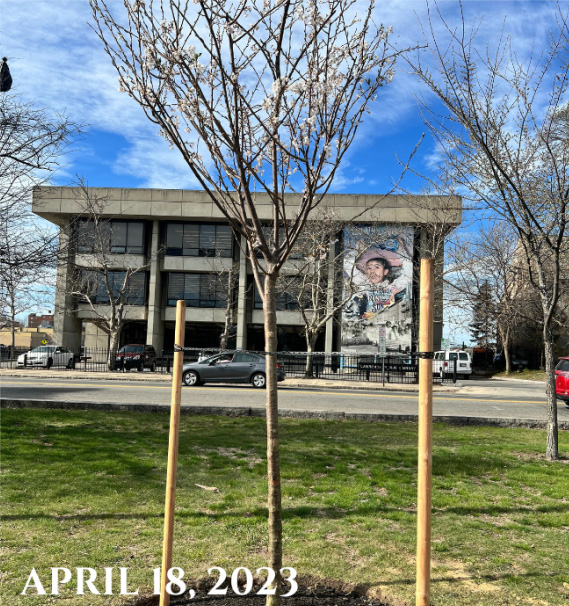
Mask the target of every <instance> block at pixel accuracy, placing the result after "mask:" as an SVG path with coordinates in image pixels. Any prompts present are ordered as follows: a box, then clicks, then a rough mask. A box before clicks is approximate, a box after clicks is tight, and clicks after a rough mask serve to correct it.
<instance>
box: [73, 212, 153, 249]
mask: <svg viewBox="0 0 569 606" xmlns="http://www.w3.org/2000/svg"><path fill="white" fill-rule="evenodd" d="M77 252H78V253H83V254H91V255H92V254H98V253H108V252H111V253H115V254H129V255H143V254H144V221H114V220H110V221H105V222H104V223H100V224H99V229H98V232H97V231H96V230H95V223H94V222H93V221H90V220H82V221H80V222H79V225H78V226H77Z"/></svg>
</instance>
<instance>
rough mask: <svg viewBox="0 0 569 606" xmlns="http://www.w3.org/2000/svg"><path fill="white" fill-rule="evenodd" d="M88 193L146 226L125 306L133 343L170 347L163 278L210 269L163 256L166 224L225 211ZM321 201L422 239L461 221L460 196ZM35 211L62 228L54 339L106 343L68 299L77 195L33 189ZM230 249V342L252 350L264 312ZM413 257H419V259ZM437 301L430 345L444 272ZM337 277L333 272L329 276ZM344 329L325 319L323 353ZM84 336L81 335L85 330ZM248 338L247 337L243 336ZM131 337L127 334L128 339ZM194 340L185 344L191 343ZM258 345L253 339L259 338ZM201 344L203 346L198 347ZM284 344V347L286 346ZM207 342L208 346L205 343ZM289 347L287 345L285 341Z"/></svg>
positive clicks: (194, 311)
mask: <svg viewBox="0 0 569 606" xmlns="http://www.w3.org/2000/svg"><path fill="white" fill-rule="evenodd" d="M89 195H90V196H91V197H93V198H95V197H99V198H106V200H107V202H106V204H105V209H104V214H105V217H107V218H110V219H117V220H120V221H135V220H136V221H144V223H145V226H146V227H145V253H144V255H141V256H140V258H139V259H135V260H136V261H138V262H140V263H146V264H147V265H148V272H147V282H146V284H147V288H146V297H145V301H146V303H145V305H140V306H137V307H134V306H133V307H131V308H129V309H128V312H127V313H128V316H127V317H128V319H129V321H130V326H136V327H138V329H139V332H138V336H137V337H134V336H133V337H132V339H136V340H131V341H130V342H140V339H142V338H143V339H144V340H145V341H146V343H148V344H152V345H154V347H156V349H157V350H162V349H172V346H173V343H170V342H169V341H170V340H172V338H173V334H172V332H173V323H174V320H175V307H172V306H169V305H168V304H167V300H166V297H167V295H166V280H167V275H168V274H169V273H170V272H177V273H188V274H193V273H204V272H208V271H211V259H208V258H202V257H197V256H192V257H187V256H168V255H167V254H165V253H164V233H165V231H164V230H165V225H166V224H167V223H169V222H188V223H197V222H199V223H207V224H208V225H213V224H216V225H219V224H227V222H226V221H225V219H224V217H223V215H222V213H221V212H220V211H219V209H218V208H217V207H216V206H215V205H214V204H213V203H212V201H211V200H210V199H209V198H208V195H207V194H206V193H205V192H203V191H195V190H191V191H190V190H164V189H122V188H90V189H89ZM286 202H287V205H288V208H289V209H290V210H289V214H290V215H292V214H293V213H294V207H295V206H296V205H297V204H298V197H297V196H295V195H293V194H290V195H287V200H286ZM322 205H323V206H324V207H330V208H333V209H334V214H335V217H336V218H337V219H339V220H345V221H352V220H354V218H356V219H355V220H356V221H357V223H358V224H365V225H373V224H379V223H381V224H395V225H397V224H398V225H412V226H414V227H415V230H416V233H417V234H419V235H420V240H426V239H427V238H428V234H429V233H430V232H432V231H433V230H435V231H440V230H441V227H442V229H445V230H451V229H452V228H453V227H455V226H457V225H458V224H460V222H461V218H462V201H461V199H460V198H459V197H454V196H453V197H441V196H408V195H381V194H377V195H372V194H367V195H359V194H358V195H350V194H329V195H327V196H326V198H325V199H324V201H323V203H322ZM257 208H258V213H259V216H260V218H261V220H265V221H267V222H270V221H271V220H272V209H273V206H272V204H271V203H270V200H269V198H268V197H267V196H266V195H262V194H259V195H257ZM33 211H34V212H35V213H36V214H37V215H39V216H41V217H43V218H45V219H46V220H48V221H50V222H52V223H54V224H56V225H58V226H60V227H61V228H63V229H62V231H61V236H60V240H61V248H62V250H63V251H65V252H64V255H63V258H62V259H60V263H59V269H58V275H57V287H56V301H55V314H54V315H55V340H56V342H57V343H59V344H61V345H64V346H66V347H69V348H70V349H74V350H78V349H79V347H80V346H81V344H82V338H83V341H84V343H83V344H84V345H85V346H97V345H99V346H104V345H105V339H106V337H104V335H102V333H101V331H100V330H99V329H97V328H96V326H95V325H94V324H93V320H94V317H93V314H92V312H91V310H90V309H89V307H88V306H87V305H85V304H81V305H77V303H76V300H75V298H74V297H73V296H71V295H69V294H68V293H69V284H70V280H71V279H72V274H73V272H74V271H76V267H77V266H81V265H82V263H84V264H85V266H87V267H88V266H89V264H90V260H89V258H88V257H87V256H85V257H84V258H83V259H82V257H81V255H80V254H79V253H77V252H76V251H75V250H74V249H73V247H72V246H70V247H68V246H66V238H67V236H66V231H67V230H66V229H65V228H68V226H69V225H70V222H71V221H72V220H74V219H75V218H76V217H77V216H79V215H81V214H82V211H83V206H82V203H81V198H80V192H79V191H78V190H77V189H76V188H71V187H43V188H37V189H35V190H34V194H33ZM241 244H242V245H241V246H235V247H234V251H235V254H234V258H233V260H232V259H221V260H218V262H220V263H229V264H231V263H232V262H233V263H236V264H237V266H238V267H239V279H238V282H237V287H236V288H237V296H236V300H237V316H236V317H237V322H236V324H237V326H236V329H237V332H236V336H235V342H234V344H235V346H236V347H237V348H243V349H247V348H250V349H253V348H255V347H252V344H251V343H248V340H249V341H251V340H252V339H251V334H253V333H252V332H251V331H252V330H253V331H254V330H257V331H259V330H261V329H262V324H263V312H262V310H259V309H255V308H254V305H253V300H252V299H253V297H252V295H251V292H250V291H251V288H250V285H251V276H252V270H251V267H250V262H249V261H248V260H247V258H246V255H245V253H244V250H245V247H244V246H243V243H241ZM442 256H443V251H442V249H440V250H439V252H438V261H439V262H438V263H437V267H439V268H442ZM417 260H418V259H417ZM127 261H128V262H131V261H132V255H119V254H117V255H116V269H117V270H120V269H121V268H124V267H126V263H127ZM436 273H437V275H436V302H435V324H434V341H435V349H437V348H438V347H440V342H441V337H442V313H443V309H442V275H441V271H440V270H439V271H437V272H436ZM334 279H335V276H334V272H330V275H329V280H330V281H333V280H334ZM224 319H225V311H224V309H205V308H204V309H202V308H197V307H192V308H188V309H187V312H186V322H187V325H188V326H190V327H194V328H195V327H197V328H198V329H199V327H200V326H202V327H204V328H205V332H207V328H208V327H212V326H221V325H223V322H224ZM278 322H279V326H280V327H283V329H285V328H286V327H289V328H290V329H291V330H293V329H294V328H295V327H296V328H297V329H298V328H300V327H301V325H302V321H301V318H300V314H299V312H298V311H279V312H278ZM339 330H341V326H340V325H339V324H338V323H334V322H333V321H332V320H330V321H329V322H328V324H327V326H326V330H325V332H324V349H325V351H328V352H330V351H334V350H335V349H336V347H337V344H338V343H339V338H338V331H339ZM83 332H84V335H83V337H82V333H83ZM248 335H249V339H248ZM129 338H130V337H129ZM191 344H192V343H188V345H191ZM257 344H258V343H257ZM196 345H198V346H200V347H201V346H203V344H196ZM285 345H286V344H285ZM210 346H213V344H212V345H210ZM286 348H287V349H289V350H292V349H293V348H292V347H290V346H288V345H287V346H286Z"/></svg>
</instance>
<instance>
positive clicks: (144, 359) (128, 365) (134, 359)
mask: <svg viewBox="0 0 569 606" xmlns="http://www.w3.org/2000/svg"><path fill="white" fill-rule="evenodd" d="M116 363H117V368H120V369H122V368H124V370H130V369H132V368H136V369H137V370H138V372H142V371H143V370H144V369H145V368H150V370H151V371H152V372H154V371H155V370H156V350H155V349H154V347H152V345H124V346H123V347H121V348H120V349H119V351H118V353H117V357H116Z"/></svg>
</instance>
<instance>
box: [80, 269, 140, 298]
mask: <svg viewBox="0 0 569 606" xmlns="http://www.w3.org/2000/svg"><path fill="white" fill-rule="evenodd" d="M125 276H126V272H125V271H110V272H108V277H109V285H110V289H111V295H112V297H113V298H114V300H115V301H118V299H119V297H120V291H121V290H122V288H123V284H124V280H125ZM146 280H147V274H146V272H137V273H135V274H131V275H130V276H129V278H128V283H127V287H126V291H125V303H127V304H128V305H145V303H146ZM81 290H82V292H84V293H85V294H86V295H87V296H88V297H89V299H90V300H91V302H92V303H94V304H99V305H100V304H102V305H105V304H108V303H109V302H110V299H109V289H108V288H107V285H106V283H105V274H104V273H103V272H100V271H92V270H83V271H82V272H81Z"/></svg>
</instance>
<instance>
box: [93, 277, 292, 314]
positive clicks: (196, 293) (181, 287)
mask: <svg viewBox="0 0 569 606" xmlns="http://www.w3.org/2000/svg"><path fill="white" fill-rule="evenodd" d="M107 275H108V279H109V286H110V296H111V297H113V299H114V300H115V301H116V302H118V301H119V300H120V294H121V292H122V291H123V289H124V283H125V278H126V272H125V271H110V272H108V274H107ZM147 286H148V274H147V272H137V273H135V274H131V275H130V276H129V277H128V281H127V286H126V289H124V300H125V303H126V304H128V305H145V304H146V301H147ZM166 290H167V295H166V297H167V305H168V306H169V307H172V306H175V305H176V302H177V301H178V300H184V301H186V305H187V306H188V307H201V308H221V309H224V308H225V307H226V306H227V299H228V296H229V294H230V293H229V289H228V286H227V279H226V278H225V277H224V276H219V275H217V274H206V273H204V274H198V273H195V274H188V273H174V272H172V273H168V274H167V287H166ZM81 291H82V292H84V293H85V294H86V295H87V296H88V297H89V299H90V300H91V302H92V303H93V304H99V305H101V304H102V305H107V304H109V303H110V296H109V288H107V284H106V282H105V275H104V273H102V272H98V271H95V270H83V271H82V272H81ZM253 292H254V296H253V307H254V309H262V308H263V304H262V301H261V297H260V295H259V292H258V290H257V287H256V286H255V287H254V289H253ZM276 305H277V310H278V311H293V310H298V309H299V305H298V300H297V299H296V298H295V297H294V296H293V294H291V292H285V293H278V294H277V300H276Z"/></svg>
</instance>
